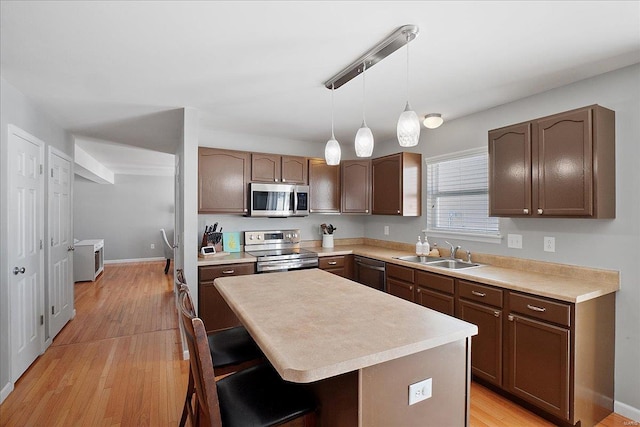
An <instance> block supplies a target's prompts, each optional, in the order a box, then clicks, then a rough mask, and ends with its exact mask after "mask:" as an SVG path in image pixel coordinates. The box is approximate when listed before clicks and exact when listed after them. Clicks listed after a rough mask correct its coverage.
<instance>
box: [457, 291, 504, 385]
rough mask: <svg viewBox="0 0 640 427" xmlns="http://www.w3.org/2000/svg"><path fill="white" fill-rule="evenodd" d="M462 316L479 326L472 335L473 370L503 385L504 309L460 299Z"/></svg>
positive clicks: (478, 374) (496, 383)
mask: <svg viewBox="0 0 640 427" xmlns="http://www.w3.org/2000/svg"><path fill="white" fill-rule="evenodd" d="M459 307H460V308H459V310H460V311H459V313H460V316H459V317H460V318H461V319H462V320H465V321H467V322H469V323H473V324H474V325H476V326H478V335H476V336H474V337H471V372H472V373H473V374H474V375H477V376H478V377H480V378H482V379H484V380H486V381H489V382H490V383H493V384H495V385H497V386H502V310H498V309H495V308H491V307H489V306H485V305H480V304H475V303H472V302H469V301H465V300H460V301H459Z"/></svg>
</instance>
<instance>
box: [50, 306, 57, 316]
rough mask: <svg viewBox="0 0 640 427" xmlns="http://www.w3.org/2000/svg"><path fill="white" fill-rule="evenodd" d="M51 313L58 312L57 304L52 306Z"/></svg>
mask: <svg viewBox="0 0 640 427" xmlns="http://www.w3.org/2000/svg"><path fill="white" fill-rule="evenodd" d="M51 314H56V306H55V305H52V306H51Z"/></svg>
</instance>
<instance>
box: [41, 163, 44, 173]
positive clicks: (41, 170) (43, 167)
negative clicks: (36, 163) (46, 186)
mask: <svg viewBox="0 0 640 427" xmlns="http://www.w3.org/2000/svg"><path fill="white" fill-rule="evenodd" d="M43 169H44V167H43V166H42V165H40V175H42V172H43Z"/></svg>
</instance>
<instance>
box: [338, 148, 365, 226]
mask: <svg viewBox="0 0 640 427" xmlns="http://www.w3.org/2000/svg"><path fill="white" fill-rule="evenodd" d="M370 209H371V161H370V160H345V161H343V162H342V212H343V213H363V214H368V213H369V212H370Z"/></svg>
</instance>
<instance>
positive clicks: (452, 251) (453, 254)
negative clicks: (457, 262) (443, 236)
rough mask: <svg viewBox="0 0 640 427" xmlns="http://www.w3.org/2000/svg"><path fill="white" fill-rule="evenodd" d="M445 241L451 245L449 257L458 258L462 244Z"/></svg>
mask: <svg viewBox="0 0 640 427" xmlns="http://www.w3.org/2000/svg"><path fill="white" fill-rule="evenodd" d="M445 243H446V244H447V245H449V246H450V249H449V250H450V252H449V258H451V259H456V252H458V249H460V248H462V246H453V245H452V244H451V243H449V242H447V241H446V240H445Z"/></svg>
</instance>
